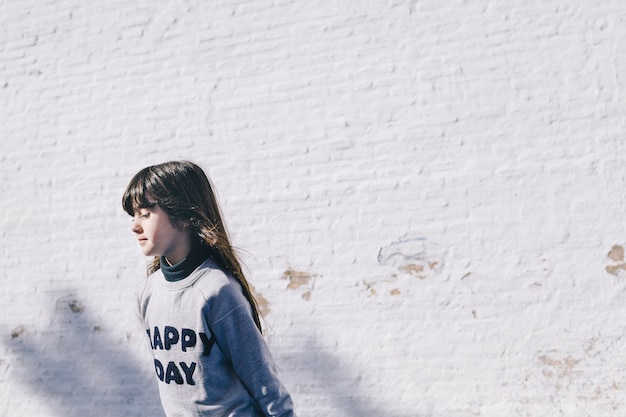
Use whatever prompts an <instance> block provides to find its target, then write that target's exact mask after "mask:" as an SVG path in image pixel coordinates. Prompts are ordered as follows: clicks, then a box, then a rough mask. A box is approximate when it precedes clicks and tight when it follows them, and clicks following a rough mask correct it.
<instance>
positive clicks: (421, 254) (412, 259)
mask: <svg viewBox="0 0 626 417" xmlns="http://www.w3.org/2000/svg"><path fill="white" fill-rule="evenodd" d="M442 252H443V251H442V250H441V248H440V247H439V245H437V244H435V243H433V242H429V241H428V240H427V239H426V238H423V237H416V236H410V235H405V236H403V237H402V238H400V239H399V240H398V241H396V242H392V243H391V244H389V245H388V246H385V247H382V248H381V249H380V250H379V251H378V263H379V264H380V265H383V266H391V267H394V268H397V270H398V272H399V273H400V274H402V275H409V276H412V277H415V278H418V279H421V280H423V279H427V278H431V277H433V276H435V275H437V274H438V273H439V271H440V270H441V267H442V265H443V261H442V259H443V257H444V254H443V253H442Z"/></svg>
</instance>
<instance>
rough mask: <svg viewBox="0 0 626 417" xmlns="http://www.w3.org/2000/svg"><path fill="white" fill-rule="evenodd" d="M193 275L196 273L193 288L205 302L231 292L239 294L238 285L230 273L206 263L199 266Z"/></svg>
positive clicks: (239, 288)
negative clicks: (200, 294)
mask: <svg viewBox="0 0 626 417" xmlns="http://www.w3.org/2000/svg"><path fill="white" fill-rule="evenodd" d="M194 273H198V277H197V279H196V280H195V281H194V284H193V287H194V288H195V289H196V290H197V291H199V292H200V293H202V295H203V296H204V298H205V299H207V300H208V299H209V298H212V297H216V296H218V295H222V294H225V293H231V292H232V291H235V292H241V287H240V285H239V283H238V282H237V280H236V279H235V278H234V277H233V276H232V275H231V274H230V273H228V272H227V271H224V270H223V269H221V268H219V267H217V266H215V265H214V264H212V263H210V262H208V261H207V262H205V263H203V264H202V265H200V266H199V267H198V269H197V270H196V271H195V272H194Z"/></svg>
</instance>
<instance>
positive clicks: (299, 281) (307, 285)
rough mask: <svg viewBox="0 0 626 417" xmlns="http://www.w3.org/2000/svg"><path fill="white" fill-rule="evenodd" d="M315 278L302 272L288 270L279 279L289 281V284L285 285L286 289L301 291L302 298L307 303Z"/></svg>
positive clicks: (313, 275)
mask: <svg viewBox="0 0 626 417" xmlns="http://www.w3.org/2000/svg"><path fill="white" fill-rule="evenodd" d="M315 278H316V275H315V274H310V273H308V272H304V271H296V270H294V269H292V268H288V269H287V270H286V271H285V272H283V275H282V276H281V279H284V280H287V281H289V284H287V288H288V289H290V290H300V291H302V298H303V299H305V300H307V301H308V300H310V299H311V292H312V290H313V285H314V283H315Z"/></svg>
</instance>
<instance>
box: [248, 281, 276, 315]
mask: <svg viewBox="0 0 626 417" xmlns="http://www.w3.org/2000/svg"><path fill="white" fill-rule="evenodd" d="M250 291H252V295H253V296H254V299H255V300H256V303H257V306H258V307H259V313H261V315H262V316H267V315H268V314H269V313H270V311H272V310H271V309H270V303H269V301H267V298H265V297H263V294H261V293H260V292H258V291H257V290H256V288H254V286H253V285H250Z"/></svg>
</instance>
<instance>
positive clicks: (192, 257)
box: [161, 245, 208, 282]
mask: <svg viewBox="0 0 626 417" xmlns="http://www.w3.org/2000/svg"><path fill="white" fill-rule="evenodd" d="M202 249H203V248H202V246H201V245H193V246H192V248H191V251H190V252H189V253H188V254H187V256H186V257H185V259H183V260H182V261H180V262H178V263H177V264H174V265H171V266H170V264H169V263H168V262H167V260H166V259H165V257H164V256H161V271H163V276H165V279H166V280H167V281H170V282H175V281H180V280H181V279H184V278H187V277H188V276H189V274H191V273H192V272H193V271H194V270H195V269H196V268H197V267H198V266H200V264H201V263H202V262H204V261H205V260H206V259H207V258H208V256H207V255H206V252H205V251H203V250H202Z"/></svg>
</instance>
